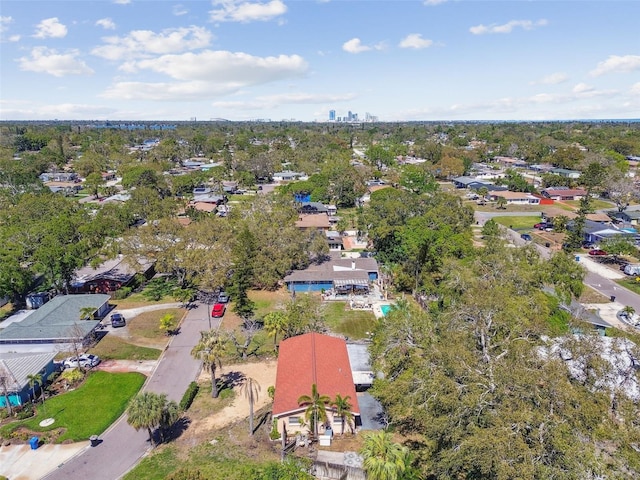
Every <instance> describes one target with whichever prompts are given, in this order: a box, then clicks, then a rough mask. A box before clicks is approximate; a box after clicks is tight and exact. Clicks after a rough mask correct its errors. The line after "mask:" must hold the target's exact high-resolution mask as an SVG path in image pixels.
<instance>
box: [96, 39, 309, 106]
mask: <svg viewBox="0 0 640 480" xmlns="http://www.w3.org/2000/svg"><path fill="white" fill-rule="evenodd" d="M127 68H128V70H129V71H132V72H135V71H139V70H149V71H153V72H156V73H162V74H165V75H167V76H169V77H171V78H173V79H174V80H178V81H177V82H159V83H149V82H120V83H116V84H115V85H113V86H112V87H110V88H109V89H108V90H107V91H106V92H105V93H104V96H106V97H109V98H123V99H149V100H197V99H199V98H211V97H216V96H221V95H228V94H230V93H233V92H237V91H239V90H240V89H242V88H245V87H248V86H252V85H259V84H265V83H270V82H275V81H279V80H285V79H288V78H294V77H300V76H302V75H304V74H305V73H306V71H307V68H308V65H307V62H306V61H305V60H304V59H303V58H302V57H300V56H298V55H291V56H286V55H280V56H278V57H255V56H252V55H248V54H246V53H233V52H227V51H212V50H207V51H204V52H201V53H198V54H194V53H184V54H182V55H164V56H161V57H159V58H154V59H146V60H139V61H135V62H129V63H128V64H127Z"/></svg>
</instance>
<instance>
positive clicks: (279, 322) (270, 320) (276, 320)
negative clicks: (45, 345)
mask: <svg viewBox="0 0 640 480" xmlns="http://www.w3.org/2000/svg"><path fill="white" fill-rule="evenodd" d="M286 321H287V316H286V315H285V314H284V313H283V312H271V313H268V314H266V315H265V317H264V329H265V330H266V332H267V334H269V335H272V336H273V348H274V349H275V348H276V345H277V343H278V334H279V333H284V331H285V324H286Z"/></svg>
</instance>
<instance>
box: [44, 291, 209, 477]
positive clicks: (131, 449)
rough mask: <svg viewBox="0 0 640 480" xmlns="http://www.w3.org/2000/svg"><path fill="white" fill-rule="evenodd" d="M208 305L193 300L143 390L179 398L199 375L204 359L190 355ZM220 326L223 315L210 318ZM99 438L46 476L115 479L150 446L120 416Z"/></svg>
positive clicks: (203, 326) (204, 322)
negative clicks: (218, 317) (176, 332)
mask: <svg viewBox="0 0 640 480" xmlns="http://www.w3.org/2000/svg"><path fill="white" fill-rule="evenodd" d="M207 308H208V307H207V305H202V304H197V303H194V304H192V308H191V309H190V310H189V311H188V312H187V315H186V317H185V318H184V320H183V322H182V324H181V328H180V333H179V334H178V335H176V336H175V337H173V338H172V339H171V342H170V343H169V346H168V347H167V348H166V350H165V351H164V353H163V355H162V356H161V358H160V360H159V361H158V364H157V366H156V368H155V370H154V371H153V373H152V375H151V376H150V377H149V378H148V379H147V382H146V383H145V385H144V387H143V390H146V391H152V392H156V393H166V394H167V397H168V398H169V400H175V401H176V402H179V401H180V399H181V398H182V395H183V394H184V392H185V391H186V389H187V386H188V385H189V383H190V382H192V381H193V380H195V379H196V377H197V375H198V373H199V371H200V367H201V363H200V361H197V360H195V359H194V358H193V357H192V356H191V349H192V348H193V346H194V345H195V344H196V343H198V341H199V339H200V332H201V331H202V330H208V329H209V320H208V316H207V310H206V309H207ZM211 321H212V322H216V323H214V324H213V327H214V328H215V327H217V326H218V325H219V323H220V321H221V319H211ZM100 439H101V440H102V442H101V443H100V444H99V445H98V446H96V447H87V448H85V449H84V450H83V451H81V453H80V454H79V455H76V456H75V457H73V458H72V459H71V460H69V461H67V462H66V463H63V464H61V465H59V466H58V468H56V469H55V470H54V471H52V472H51V473H49V474H48V475H46V476H45V477H44V478H46V479H47V480H69V479H79V480H80V479H91V480H114V479H118V478H121V477H122V476H123V475H125V474H126V473H127V472H128V471H129V470H131V469H132V468H133V467H134V466H135V465H136V464H137V463H138V461H139V460H140V459H141V458H142V456H143V455H144V454H145V453H147V451H148V450H149V448H150V445H149V442H148V435H147V432H146V431H143V430H140V431H137V432H136V431H135V430H134V429H133V428H132V427H131V426H129V424H128V423H127V421H126V415H123V416H122V417H120V418H119V419H118V420H117V421H116V423H115V424H113V425H112V426H111V427H110V428H109V429H108V430H107V431H106V432H104V433H103V434H102V435H101V436H100Z"/></svg>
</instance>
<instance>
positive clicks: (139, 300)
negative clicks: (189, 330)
mask: <svg viewBox="0 0 640 480" xmlns="http://www.w3.org/2000/svg"><path fill="white" fill-rule="evenodd" d="M175 302H176V299H175V298H173V297H172V296H171V295H165V296H164V297H162V298H161V299H160V300H158V301H153V300H149V299H148V298H147V297H145V296H144V295H143V294H142V293H133V294H131V295H129V296H128V297H127V298H124V299H122V300H115V299H113V300H110V301H109V303H110V304H113V305H116V307H117V308H118V309H120V310H126V309H129V308H138V307H146V306H147V305H159V304H162V303H175Z"/></svg>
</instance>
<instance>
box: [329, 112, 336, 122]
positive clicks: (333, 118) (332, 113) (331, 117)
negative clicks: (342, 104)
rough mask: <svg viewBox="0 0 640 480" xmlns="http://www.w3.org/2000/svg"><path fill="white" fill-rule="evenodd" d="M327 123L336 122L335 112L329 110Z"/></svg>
mask: <svg viewBox="0 0 640 480" xmlns="http://www.w3.org/2000/svg"><path fill="white" fill-rule="evenodd" d="M329 121H330V122H335V121H336V111H335V110H329Z"/></svg>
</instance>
